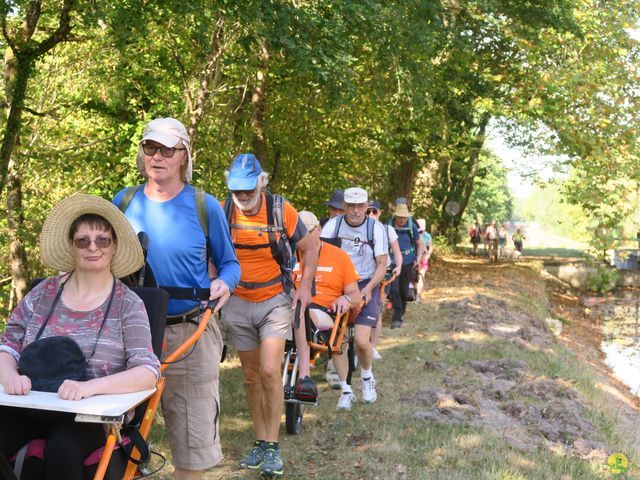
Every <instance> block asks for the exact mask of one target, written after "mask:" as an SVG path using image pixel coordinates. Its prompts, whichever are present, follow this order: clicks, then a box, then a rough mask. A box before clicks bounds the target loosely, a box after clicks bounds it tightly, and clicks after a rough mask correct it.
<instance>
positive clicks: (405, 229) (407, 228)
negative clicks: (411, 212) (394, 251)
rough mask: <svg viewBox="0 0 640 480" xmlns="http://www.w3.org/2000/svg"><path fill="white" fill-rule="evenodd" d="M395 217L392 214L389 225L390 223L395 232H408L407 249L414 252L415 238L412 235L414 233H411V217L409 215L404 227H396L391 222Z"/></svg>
mask: <svg viewBox="0 0 640 480" xmlns="http://www.w3.org/2000/svg"><path fill="white" fill-rule="evenodd" d="M395 218H396V216H395V215H394V216H392V217H391V220H389V225H391V227H392V228H393V229H394V230H395V231H396V233H408V234H409V239H410V240H411V248H410V249H409V250H410V251H411V253H416V239H415V237H414V233H413V217H409V221H408V222H407V224H406V225H405V226H404V227H396V226H395V225H394V224H393V220H394V219H395ZM402 253H403V254H405V252H402Z"/></svg>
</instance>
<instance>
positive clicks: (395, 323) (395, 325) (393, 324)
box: [391, 320, 402, 328]
mask: <svg viewBox="0 0 640 480" xmlns="http://www.w3.org/2000/svg"><path fill="white" fill-rule="evenodd" d="M400 327H402V321H400V320H394V321H393V322H391V328H400Z"/></svg>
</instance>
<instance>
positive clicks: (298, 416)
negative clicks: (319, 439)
mask: <svg viewBox="0 0 640 480" xmlns="http://www.w3.org/2000/svg"><path fill="white" fill-rule="evenodd" d="M303 415H304V405H302V404H300V403H286V404H285V425H286V430H287V433H288V434H289V435H299V434H300V433H302V417H303Z"/></svg>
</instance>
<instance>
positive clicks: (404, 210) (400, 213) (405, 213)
mask: <svg viewBox="0 0 640 480" xmlns="http://www.w3.org/2000/svg"><path fill="white" fill-rule="evenodd" d="M393 213H394V214H395V216H396V217H410V216H412V215H413V212H410V211H409V208H408V207H407V204H406V203H401V204H400V205H396V209H395V211H394V212H393Z"/></svg>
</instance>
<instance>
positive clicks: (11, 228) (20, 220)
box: [7, 160, 28, 302]
mask: <svg viewBox="0 0 640 480" xmlns="http://www.w3.org/2000/svg"><path fill="white" fill-rule="evenodd" d="M23 226H24V214H23V211H22V182H21V181H20V173H19V171H18V169H17V168H16V165H15V162H14V161H13V160H12V161H11V163H10V164H9V176H8V181H7V227H8V228H7V233H8V235H9V245H10V251H11V284H12V288H13V290H14V291H15V299H16V301H17V302H19V301H20V300H22V298H23V297H24V296H25V294H26V293H27V287H28V276H27V256H26V253H25V251H24V247H23V245H22V240H21V235H20V232H21V231H22V229H23Z"/></svg>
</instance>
